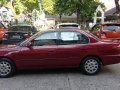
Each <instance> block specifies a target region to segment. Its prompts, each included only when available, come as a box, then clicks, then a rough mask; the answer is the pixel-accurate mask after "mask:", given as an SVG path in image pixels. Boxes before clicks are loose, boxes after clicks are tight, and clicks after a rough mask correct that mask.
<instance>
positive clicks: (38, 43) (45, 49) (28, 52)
mask: <svg viewBox="0 0 120 90" xmlns="http://www.w3.org/2000/svg"><path fill="white" fill-rule="evenodd" d="M30 42H31V44H32V46H31V47H29V48H28V47H23V48H22V50H21V52H20V53H21V54H20V56H19V57H20V59H21V60H20V62H22V63H21V64H22V66H23V67H24V68H25V67H26V68H33V67H35V68H38V67H40V68H42V67H44V68H45V67H46V68H48V67H51V68H52V67H54V66H55V60H56V58H57V57H56V50H57V32H49V33H48V32H47V33H44V34H42V35H38V36H37V37H36V38H34V39H33V40H31V41H30ZM22 56H24V57H23V58H22Z"/></svg>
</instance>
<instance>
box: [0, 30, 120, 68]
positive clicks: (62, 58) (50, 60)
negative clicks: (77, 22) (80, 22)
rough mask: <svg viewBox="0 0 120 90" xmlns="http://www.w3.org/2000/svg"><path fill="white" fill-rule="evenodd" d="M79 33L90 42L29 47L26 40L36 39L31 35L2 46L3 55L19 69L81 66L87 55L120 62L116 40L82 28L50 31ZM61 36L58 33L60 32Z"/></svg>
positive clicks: (119, 48) (109, 61) (0, 50)
mask: <svg viewBox="0 0 120 90" xmlns="http://www.w3.org/2000/svg"><path fill="white" fill-rule="evenodd" d="M65 31H66V32H68V31H71V32H72V31H73V32H80V33H82V34H84V35H85V36H86V37H87V38H88V39H89V42H88V43H82V44H78V43H77V44H67V45H61V44H59V42H58V43H57V44H55V45H42V46H30V45H29V44H28V46H26V45H27V43H28V42H31V41H32V40H34V38H35V37H36V36H40V35H42V34H44V33H39V34H38V35H35V36H32V37H30V38H29V39H28V40H26V41H24V42H22V43H21V44H20V45H18V46H11V45H9V46H0V58H2V57H6V58H9V59H11V60H12V61H13V62H14V63H15V64H16V66H17V68H18V69H28V68H62V67H79V65H80V62H81V60H83V59H84V58H85V57H87V56H95V57H98V58H99V59H100V60H101V62H102V63H103V65H109V64H115V63H119V62H120V47H119V44H117V43H113V42H102V41H99V39H96V38H95V37H93V36H91V35H90V34H89V33H86V32H84V31H81V30H54V31H46V32H45V33H48V32H57V33H60V32H65ZM58 36H59V35H58Z"/></svg>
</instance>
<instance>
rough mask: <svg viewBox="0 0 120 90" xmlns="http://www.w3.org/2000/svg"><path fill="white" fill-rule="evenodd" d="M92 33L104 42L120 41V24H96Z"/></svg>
mask: <svg viewBox="0 0 120 90" xmlns="http://www.w3.org/2000/svg"><path fill="white" fill-rule="evenodd" d="M91 32H92V33H93V34H94V35H96V36H97V37H99V38H101V39H103V40H112V41H114V40H120V23H104V24H96V25H94V26H93V28H92V29H91Z"/></svg>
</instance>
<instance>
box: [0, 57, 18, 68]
mask: <svg viewBox="0 0 120 90" xmlns="http://www.w3.org/2000/svg"><path fill="white" fill-rule="evenodd" d="M1 58H6V59H9V60H10V61H11V62H12V63H13V64H14V66H15V68H16V69H17V66H16V63H15V61H14V60H13V59H11V58H9V57H5V56H1V57H0V59H1Z"/></svg>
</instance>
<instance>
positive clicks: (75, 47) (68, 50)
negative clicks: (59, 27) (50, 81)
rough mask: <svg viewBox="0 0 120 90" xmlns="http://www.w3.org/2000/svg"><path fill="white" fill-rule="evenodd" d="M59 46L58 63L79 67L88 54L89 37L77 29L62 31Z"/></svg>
mask: <svg viewBox="0 0 120 90" xmlns="http://www.w3.org/2000/svg"><path fill="white" fill-rule="evenodd" d="M59 38H60V40H59V45H58V48H57V54H56V57H57V58H58V59H57V62H58V63H57V64H58V66H61V67H78V66H79V64H80V60H81V59H82V58H83V57H84V55H85V54H86V51H87V49H86V46H87V44H88V42H89V40H88V38H87V37H86V36H85V35H83V34H81V33H80V32H76V31H61V33H60V37H59Z"/></svg>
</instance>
